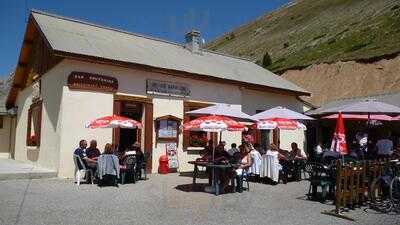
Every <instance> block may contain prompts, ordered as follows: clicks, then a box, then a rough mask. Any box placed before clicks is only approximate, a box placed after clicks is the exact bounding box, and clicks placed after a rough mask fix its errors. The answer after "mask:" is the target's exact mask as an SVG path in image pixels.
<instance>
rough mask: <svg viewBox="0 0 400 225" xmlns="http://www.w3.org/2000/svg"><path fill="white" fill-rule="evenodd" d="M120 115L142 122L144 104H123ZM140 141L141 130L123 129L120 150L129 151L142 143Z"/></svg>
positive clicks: (120, 136) (120, 133) (120, 137)
mask: <svg viewBox="0 0 400 225" xmlns="http://www.w3.org/2000/svg"><path fill="white" fill-rule="evenodd" d="M120 115H121V116H124V117H128V118H131V119H134V120H136V121H139V122H141V121H142V115H143V104H142V103H137V102H122V104H121V112H120ZM140 139H141V130H139V129H124V128H121V129H120V132H119V143H118V145H119V148H120V149H127V148H129V147H130V146H132V145H133V144H134V143H135V142H136V141H139V142H140Z"/></svg>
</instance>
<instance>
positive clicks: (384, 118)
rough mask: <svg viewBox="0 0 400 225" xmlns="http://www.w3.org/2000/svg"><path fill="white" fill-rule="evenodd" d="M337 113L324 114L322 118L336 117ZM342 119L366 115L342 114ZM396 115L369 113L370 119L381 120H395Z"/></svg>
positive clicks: (365, 116)
mask: <svg viewBox="0 0 400 225" xmlns="http://www.w3.org/2000/svg"><path fill="white" fill-rule="evenodd" d="M338 116H339V114H332V115H329V116H324V117H322V119H337V118H338ZM342 117H343V119H351V120H368V115H365V114H342ZM395 118H396V117H391V116H388V115H385V114H376V115H370V118H369V119H370V120H381V121H391V120H395Z"/></svg>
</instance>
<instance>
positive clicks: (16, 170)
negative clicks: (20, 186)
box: [0, 159, 57, 180]
mask: <svg viewBox="0 0 400 225" xmlns="http://www.w3.org/2000/svg"><path fill="white" fill-rule="evenodd" d="M53 177H57V172H56V171H54V170H49V169H46V168H41V167H38V166H34V165H32V164H28V163H23V162H19V161H15V160H12V159H0V180H16V179H42V178H53Z"/></svg>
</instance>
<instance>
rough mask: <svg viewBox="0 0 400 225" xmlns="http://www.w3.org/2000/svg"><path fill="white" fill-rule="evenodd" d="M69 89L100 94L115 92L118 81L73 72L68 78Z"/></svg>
mask: <svg viewBox="0 0 400 225" xmlns="http://www.w3.org/2000/svg"><path fill="white" fill-rule="evenodd" d="M67 83H68V87H69V88H70V89H81V90H91V91H100V92H116V91H117V90H118V80H117V79H116V78H114V77H109V76H104V75H99V74H93V73H84V72H77V71H74V72H72V73H71V74H70V75H69V76H68V81H67Z"/></svg>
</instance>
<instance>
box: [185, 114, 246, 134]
mask: <svg viewBox="0 0 400 225" xmlns="http://www.w3.org/2000/svg"><path fill="white" fill-rule="evenodd" d="M183 129H184V130H191V131H206V132H222V131H225V130H228V131H243V130H244V129H245V126H244V125H243V124H241V123H239V122H237V121H235V120H233V119H231V118H229V117H226V116H202V117H199V118H196V119H194V120H192V121H189V122H187V123H185V124H183Z"/></svg>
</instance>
